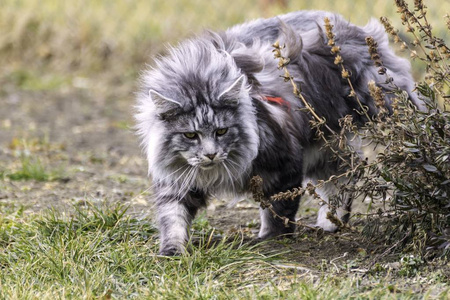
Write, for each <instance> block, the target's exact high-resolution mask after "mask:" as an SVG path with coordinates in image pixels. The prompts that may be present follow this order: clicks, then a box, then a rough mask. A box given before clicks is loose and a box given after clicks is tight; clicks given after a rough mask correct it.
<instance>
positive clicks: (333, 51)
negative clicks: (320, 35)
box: [331, 45, 341, 54]
mask: <svg viewBox="0 0 450 300" xmlns="http://www.w3.org/2000/svg"><path fill="white" fill-rule="evenodd" d="M339 52H341V47H339V46H336V45H334V46H333V47H331V54H337V53H339Z"/></svg>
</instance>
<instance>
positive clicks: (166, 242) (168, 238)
mask: <svg viewBox="0 0 450 300" xmlns="http://www.w3.org/2000/svg"><path fill="white" fill-rule="evenodd" d="M204 205H205V198H204V196H203V195H202V194H200V193H196V192H194V191H192V192H189V193H188V194H187V195H186V196H185V197H183V198H181V199H180V198H179V197H177V196H176V195H173V194H163V193H162V192H159V193H157V195H156V207H157V218H158V226H159V236H160V248H159V253H160V254H161V255H166V256H172V255H177V254H181V253H184V252H185V251H186V243H187V241H188V240H189V227H190V226H191V222H192V219H193V218H194V217H195V214H196V213H197V210H198V209H199V208H200V207H201V206H204Z"/></svg>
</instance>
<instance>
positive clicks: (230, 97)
mask: <svg viewBox="0 0 450 300" xmlns="http://www.w3.org/2000/svg"><path fill="white" fill-rule="evenodd" d="M245 79H246V77H245V75H241V77H239V78H238V79H237V80H236V81H235V82H233V84H232V85H231V86H230V87H228V88H227V89H226V90H225V91H223V92H222V93H221V94H220V95H219V97H218V98H219V101H221V102H223V103H224V104H226V105H230V106H237V105H238V104H239V99H241V98H242V97H243V96H244V95H245V94H246V92H247V89H246V86H245V83H246V80H245Z"/></svg>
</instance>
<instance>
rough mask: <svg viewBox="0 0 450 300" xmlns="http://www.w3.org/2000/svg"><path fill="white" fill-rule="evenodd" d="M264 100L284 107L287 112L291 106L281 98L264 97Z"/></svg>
mask: <svg viewBox="0 0 450 300" xmlns="http://www.w3.org/2000/svg"><path fill="white" fill-rule="evenodd" d="M264 98H265V99H266V100H267V101H269V102H272V103H276V104H278V105H281V106H285V107H286V108H287V109H288V110H289V109H291V104H290V103H289V102H287V101H286V100H284V99H283V98H281V97H270V96H264Z"/></svg>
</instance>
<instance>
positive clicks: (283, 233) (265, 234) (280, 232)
mask: <svg viewBox="0 0 450 300" xmlns="http://www.w3.org/2000/svg"><path fill="white" fill-rule="evenodd" d="M294 231H295V228H294V227H282V228H271V229H270V230H268V229H265V230H263V228H261V230H260V231H259V234H258V240H261V241H262V240H267V239H273V238H277V237H292V236H293V234H294Z"/></svg>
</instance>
